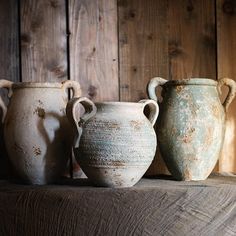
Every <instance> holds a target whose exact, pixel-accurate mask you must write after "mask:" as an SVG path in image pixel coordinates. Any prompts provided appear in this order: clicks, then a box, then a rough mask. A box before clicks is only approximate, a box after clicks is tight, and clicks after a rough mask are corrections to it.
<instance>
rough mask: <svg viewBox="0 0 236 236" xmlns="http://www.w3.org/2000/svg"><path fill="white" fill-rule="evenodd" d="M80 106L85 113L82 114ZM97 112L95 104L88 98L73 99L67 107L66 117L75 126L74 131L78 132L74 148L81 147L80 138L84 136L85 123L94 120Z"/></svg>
mask: <svg viewBox="0 0 236 236" xmlns="http://www.w3.org/2000/svg"><path fill="white" fill-rule="evenodd" d="M80 105H82V106H83V108H84V110H85V112H84V113H83V114H81V112H80V111H81V109H80V107H79V106H80ZM96 112H97V108H96V106H95V104H94V103H93V102H92V101H91V100H90V99H88V98H86V97H80V98H76V97H75V98H72V99H71V100H70V101H69V102H68V103H67V106H66V115H67V118H68V120H69V122H70V123H71V125H72V126H73V129H75V131H76V135H75V137H74V147H75V148H78V147H79V141H80V137H81V135H82V125H83V123H84V122H86V121H88V120H89V119H90V118H92V117H93V116H94V115H95V114H96Z"/></svg>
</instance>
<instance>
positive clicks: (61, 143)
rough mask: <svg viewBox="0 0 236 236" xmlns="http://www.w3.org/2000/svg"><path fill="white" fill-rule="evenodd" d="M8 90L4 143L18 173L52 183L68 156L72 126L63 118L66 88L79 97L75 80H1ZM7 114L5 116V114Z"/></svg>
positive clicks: (29, 179) (31, 180)
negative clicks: (50, 81) (35, 81)
mask: <svg viewBox="0 0 236 236" xmlns="http://www.w3.org/2000/svg"><path fill="white" fill-rule="evenodd" d="M0 87H1V88H7V89H8V90H9V97H10V101H9V105H8V109H7V108H6V107H5V105H4V103H3V102H2V99H0V103H1V107H2V109H3V114H4V115H3V120H4V138H5V144H6V148H7V152H8V156H9V158H10V161H11V163H12V164H13V166H14V169H15V170H16V171H17V174H18V175H19V176H20V177H21V178H22V180H24V181H25V182H28V183H30V184H47V183H51V182H54V181H55V180H56V179H57V178H58V176H59V175H60V174H62V172H63V171H64V169H65V167H66V163H67V161H68V158H69V156H70V152H71V148H72V144H73V139H72V136H73V134H72V132H73V131H72V129H71V125H70V124H69V121H68V119H67V117H66V104H67V102H68V94H67V90H68V89H69V88H71V89H72V90H73V94H74V96H75V97H78V96H80V94H81V90H80V85H79V83H77V82H76V81H69V80H68V81H65V82H63V83H33V82H24V83H12V82H10V81H6V80H0ZM5 115H6V117H5Z"/></svg>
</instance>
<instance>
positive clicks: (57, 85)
mask: <svg viewBox="0 0 236 236" xmlns="http://www.w3.org/2000/svg"><path fill="white" fill-rule="evenodd" d="M12 88H62V83H58V82H18V83H13V85H12Z"/></svg>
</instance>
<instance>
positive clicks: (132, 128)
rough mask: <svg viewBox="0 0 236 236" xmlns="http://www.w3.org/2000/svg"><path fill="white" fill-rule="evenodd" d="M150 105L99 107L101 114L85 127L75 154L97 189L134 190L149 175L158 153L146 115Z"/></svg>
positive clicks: (129, 104)
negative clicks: (121, 188)
mask: <svg viewBox="0 0 236 236" xmlns="http://www.w3.org/2000/svg"><path fill="white" fill-rule="evenodd" d="M147 101H149V102H150V103H152V104H153V101H150V100H147ZM147 103H148V102H146V104H142V103H124V102H115V103H112V102H107V103H97V104H96V107H97V113H96V115H95V116H94V117H93V118H91V119H90V120H89V121H88V122H86V123H85V124H84V125H83V132H82V136H81V139H80V145H79V148H78V149H76V150H75V151H76V157H77V160H78V162H79V163H80V165H81V167H82V169H83V171H84V172H85V174H86V175H87V176H88V178H90V179H91V181H92V182H93V183H94V184H95V185H98V186H107V187H116V188H118V187H130V186H133V185H134V184H135V183H137V182H138V181H139V179H140V178H141V177H142V176H143V174H144V173H145V172H146V170H147V168H148V167H149V165H150V164H151V162H152V160H153V158H154V155H155V151H156V135H155V131H154V129H153V126H152V124H151V123H150V121H149V120H148V119H147V117H146V116H145V115H144V113H143V109H144V106H146V105H147ZM154 105H155V106H156V109H155V111H153V112H154V113H155V115H157V114H158V107H157V104H156V103H155V102H154ZM155 120H156V118H154V122H155Z"/></svg>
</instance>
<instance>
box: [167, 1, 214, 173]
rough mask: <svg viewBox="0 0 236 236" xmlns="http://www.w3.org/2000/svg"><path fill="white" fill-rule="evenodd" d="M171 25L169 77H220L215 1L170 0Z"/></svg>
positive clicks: (169, 21) (169, 18) (169, 22)
mask: <svg viewBox="0 0 236 236" xmlns="http://www.w3.org/2000/svg"><path fill="white" fill-rule="evenodd" d="M168 25H169V42H168V45H169V79H186V78H190V77H193V78H194V77H195V78H196V77H199V78H201V77H202V78H210V79H216V77H217V76H216V22H215V0H207V1H205V0H198V1H192V0H169V8H168ZM214 171H218V163H217V164H216V167H215V169H214Z"/></svg>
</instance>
